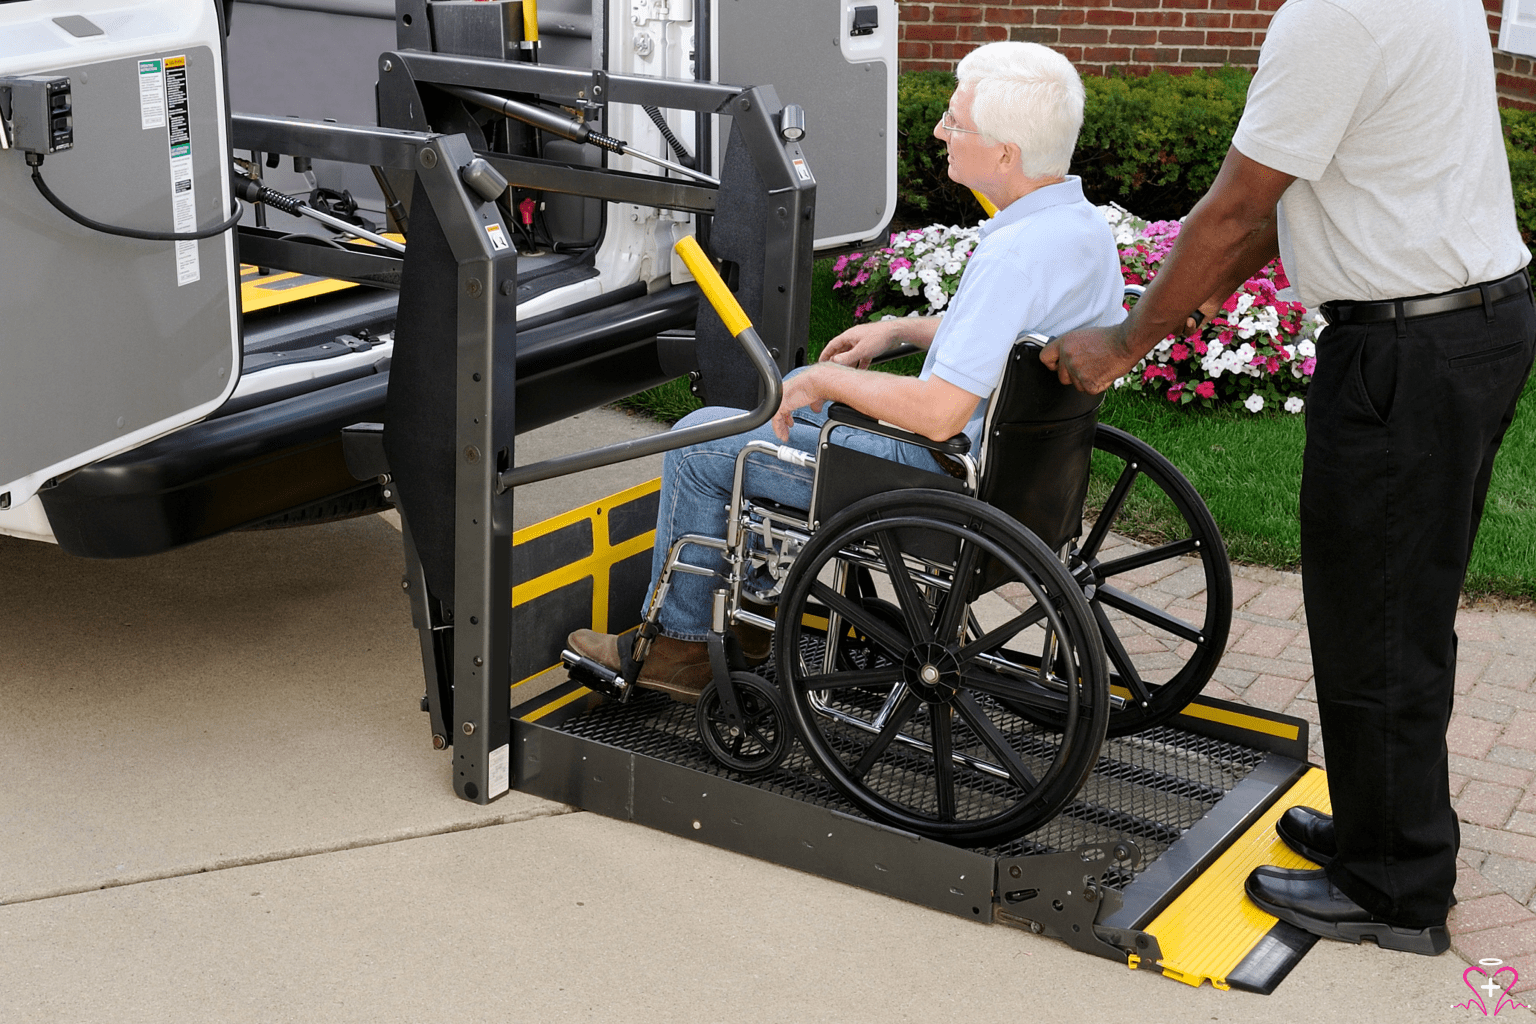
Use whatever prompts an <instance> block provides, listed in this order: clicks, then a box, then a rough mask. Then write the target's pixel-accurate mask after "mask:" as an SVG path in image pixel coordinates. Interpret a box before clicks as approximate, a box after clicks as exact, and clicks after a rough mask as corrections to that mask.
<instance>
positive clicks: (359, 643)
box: [0, 411, 1536, 1024]
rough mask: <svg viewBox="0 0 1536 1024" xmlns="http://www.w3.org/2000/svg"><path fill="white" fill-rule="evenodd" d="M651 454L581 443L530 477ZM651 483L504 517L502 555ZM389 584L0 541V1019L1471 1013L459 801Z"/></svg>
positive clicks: (353, 576)
mask: <svg viewBox="0 0 1536 1024" xmlns="http://www.w3.org/2000/svg"><path fill="white" fill-rule="evenodd" d="M653 429H654V425H653V424H649V423H647V422H645V421H642V420H635V419H632V418H630V417H627V416H625V414H623V413H616V412H611V411H598V412H594V413H588V414H583V417H582V418H581V420H580V421H579V422H577V423H574V424H571V423H568V424H566V425H559V426H557V427H554V428H547V429H546V430H545V431H540V432H535V433H534V434H530V435H524V437H522V438H520V439H519V459H520V461H521V460H528V459H531V458H533V457H534V456H535V453H536V452H538V451H549V450H552V449H560V448H564V447H567V446H568V447H575V446H576V445H577V444H580V445H583V446H586V445H590V444H592V443H596V442H597V441H599V440H603V439H610V438H617V437H620V436H634V435H635V434H638V433H644V432H648V431H650V430H653ZM655 472H656V468H655V461H654V460H651V462H650V463H649V464H648V465H640V466H627V467H619V468H616V469H615V470H612V471H601V472H598V473H593V474H587V475H584V477H582V478H577V479H574V480H562V481H553V482H550V483H549V484H545V485H537V488H538V489H535V488H527V489H523V490H520V491H519V493H518V496H517V501H518V515H517V520H518V525H519V526H521V525H527V523H529V522H532V521H536V520H538V519H541V518H544V517H545V516H547V515H549V514H551V513H552V512H554V511H556V510H557V509H561V508H566V507H570V506H572V505H576V504H580V503H582V502H585V501H588V500H591V499H593V498H596V497H600V496H602V495H605V494H608V493H612V492H613V491H616V490H619V489H620V488H622V487H624V486H627V485H629V484H631V483H634V482H638V481H640V480H643V479H647V478H649V477H651V476H654V475H655ZM400 568H401V555H400V549H399V535H398V533H397V532H396V530H395V529H394V528H392V527H391V525H390V524H389V523H388V522H387V521H386V519H385V518H384V517H378V516H375V517H368V518H365V519H359V520H352V521H349V522H345V523H338V524H333V525H329V526H323V527H314V528H309V529H305V530H295V531H282V532H274V533H251V534H236V535H231V536H227V537H223V538H218V539H216V540H214V541H210V542H208V543H205V544H201V545H198V546H196V547H193V548H190V549H187V550H184V551H179V552H173V553H170V554H167V555H163V556H158V557H155V558H149V559H140V560H133V561H127V562H87V561H82V560H77V559H71V558H68V557H66V556H64V555H62V554H61V553H60V552H58V551H57V549H55V548H52V547H47V546H43V545H38V544H32V543H29V542H24V541H16V540H10V539H6V538H0V579H3V580H4V581H5V587H4V588H3V589H0V622H3V623H5V626H4V629H3V632H0V723H3V724H0V736H4V737H5V739H6V743H5V745H4V748H3V752H0V761H3V765H4V777H5V780H6V785H5V786H4V787H3V789H0V1020H3V1021H5V1022H6V1024H10V1022H13V1021H14V1022H30V1021H182V1020H189V1021H190V1020H195V1021H252V1022H256V1021H260V1022H271V1021H320V1020H323V1021H394V1020H402V1021H404V1020H412V1021H414V1020H421V1019H424V1018H426V1017H428V1016H452V1017H454V1018H456V1019H464V1020H471V1021H477V1020H498V1021H503V1020H518V1021H522V1020H528V1021H543V1020H557V1019H572V1020H590V1021H653V1020H654V1021H663V1020H665V1021H669V1022H671V1021H696V1020H697V1021H719V1020H731V1021H743V1022H751V1021H790V1020H793V1021H804V1020H811V1021H818V1020H826V1021H904V1020H919V1019H923V1020H927V1019H944V1020H991V1019H1000V1018H1007V1017H1014V1016H1020V1017H1025V1018H1027V1019H1031V1020H1040V1021H1086V1020H1099V1019H1119V1020H1130V1021H1146V1022H1161V1021H1169V1022H1172V1021H1187V1020H1218V1021H1253V1022H1266V1021H1276V1022H1278V1021H1294V1020H1297V1019H1310V1020H1321V1021H1334V1020H1338V1021H1344V1020H1350V1021H1358V1020H1366V1021H1373V1020H1387V1019H1392V1020H1397V1019H1402V1018H1405V1017H1407V1018H1409V1019H1413V1020H1423V1021H1442V1020H1445V1021H1454V1020H1467V1019H1469V1018H1468V1015H1469V1014H1471V1015H1472V1016H1474V1017H1475V1016H1477V1015H1478V1014H1477V1011H1476V1010H1468V1009H1458V1008H1457V1007H1456V1004H1457V1003H1462V1002H1465V1001H1466V999H1467V998H1468V997H1469V995H1470V993H1469V990H1468V989H1467V988H1466V987H1465V985H1464V982H1463V977H1462V973H1463V971H1464V970H1465V969H1466V966H1467V964H1466V961H1465V960H1463V959H1462V958H1460V957H1459V956H1457V955H1455V954H1447V955H1445V956H1442V957H1439V958H1436V959H1427V958H1420V957H1413V956H1408V955H1405V954H1394V953H1387V952H1383V951H1381V950H1378V949H1376V948H1374V947H1371V946H1345V945H1340V944H1336V943H1319V944H1318V946H1317V947H1316V948H1315V949H1314V950H1313V951H1312V952H1311V953H1310V954H1308V956H1307V957H1306V958H1305V959H1304V960H1303V962H1302V963H1301V965H1300V966H1299V967H1298V968H1297V969H1296V971H1295V972H1294V973H1293V974H1292V975H1291V977H1290V978H1288V979H1287V980H1286V981H1285V982H1284V983H1283V984H1282V985H1281V987H1280V989H1279V990H1278V991H1277V992H1276V993H1275V994H1274V995H1272V996H1268V997H1264V996H1255V995H1251V994H1247V993H1241V992H1219V991H1215V990H1213V989H1211V988H1209V987H1206V988H1203V989H1198V990H1197V989H1193V988H1190V987H1188V986H1186V985H1182V984H1180V983H1178V982H1174V981H1171V980H1168V979H1164V978H1161V977H1159V976H1157V975H1155V974H1153V973H1150V972H1145V971H1143V972H1131V971H1128V970H1126V969H1125V968H1123V967H1121V966H1118V965H1116V964H1113V963H1110V962H1108V961H1104V960H1098V959H1096V958H1092V957H1089V956H1086V955H1083V954H1079V953H1076V952H1074V951H1073V950H1071V949H1069V948H1068V947H1066V946H1065V945H1062V944H1061V943H1058V942H1055V941H1052V940H1048V939H1043V938H1041V937H1038V936H1034V935H1030V934H1027V933H1023V932H1018V931H1015V930H1012V929H1008V928H1004V927H1001V926H993V927H986V926H980V925H977V924H974V923H972V922H968V921H961V920H958V919H955V918H951V917H948V916H945V915H942V914H939V913H937V912H934V911H929V910H926V909H924V908H920V907H916V906H913V905H909V904H905V903H901V902H899V901H896V900H892V899H888V898H886V897H882V896H876V895H873V894H870V893H867V892H863V891H860V890H857V889H853V888H850V887H847V886H842V885H838V884H835V883H831V882H827V881H824V880H822V879H819V878H815V877H812V876H807V875H803V874H800V873H797V872H794V871H790V870H787V869H783V868H779V867H776V866H773V865H770V864H765V863H762V862H759V861H754V860H751V859H749V858H744V857H740V856H736V855H733V854H728V853H723V852H721V851H718V850H715V849H712V848H709V847H705V846H701V845H698V844H694V843H690V842H687V841H685V840H681V839H676V838H674V837H671V836H667V835H664V834H660V833H655V832H651V831H649V830H646V829H643V828H639V827H636V826H630V825H625V824H621V823H617V822H613V821H609V820H607V819H603V818H600V817H597V816H595V815H592V814H588V813H585V812H574V811H573V810H572V809H570V808H567V807H564V806H561V805H557V804H553V803H549V802H547V801H542V800H536V799H532V798H529V797H526V796H524V795H521V794H518V793H512V794H509V795H508V796H506V797H504V798H503V799H501V800H499V801H497V802H496V803H494V804H491V805H490V806H489V807H484V808H482V807H477V806H474V805H471V804H466V803H463V802H462V801H459V800H457V799H456V798H455V797H454V796H453V793H452V791H451V789H450V787H449V778H448V758H447V755H446V754H442V753H436V752H433V751H432V750H431V749H430V745H429V742H428V732H427V725H426V721H425V716H424V715H422V714H421V713H420V712H419V711H418V710H417V707H416V701H417V698H418V697H419V696H420V693H421V677H420V665H419V662H418V660H417V659H418V652H417V646H416V638H415V635H414V633H413V631H412V630H411V627H410V620H409V615H408V612H407V610H406V607H405V603H404V599H403V598H402V596H401V594H400V591H399V584H398V580H399V574H400ZM1156 582H1157V581H1155V580H1153V581H1148V583H1147V584H1146V586H1148V587H1149V588H1150V587H1155V584H1156ZM1286 585H1287V584H1286V583H1285V582H1284V581H1283V580H1281V581H1279V582H1274V583H1265V584H1263V586H1262V587H1261V591H1256V592H1255V593H1254V594H1253V595H1250V597H1249V598H1248V599H1247V600H1246V601H1245V603H1244V608H1245V609H1248V610H1240V611H1239V615H1240V616H1242V615H1253V616H1258V617H1259V618H1263V619H1265V621H1263V622H1259V621H1255V622H1254V624H1253V625H1255V626H1257V625H1272V624H1273V623H1271V622H1270V621H1268V620H1269V619H1273V620H1274V621H1275V622H1291V621H1296V622H1297V628H1296V629H1295V630H1293V632H1295V633H1296V634H1297V635H1298V636H1299V635H1300V634H1301V629H1300V623H1299V620H1294V615H1293V617H1292V618H1284V617H1280V616H1272V615H1269V614H1268V613H1267V612H1263V611H1261V610H1260V609H1264V608H1269V607H1270V606H1269V605H1267V604H1262V603H1261V604H1259V605H1253V606H1252V608H1250V607H1249V606H1250V605H1251V603H1252V602H1253V601H1254V600H1256V599H1257V598H1258V597H1259V596H1260V593H1261V592H1262V593H1267V592H1269V591H1270V590H1272V589H1273V587H1275V586H1281V587H1283V586H1286ZM1522 621H1523V620H1522ZM1532 622H1533V623H1536V619H1533V620H1532ZM1249 628H1250V630H1251V629H1252V628H1253V627H1252V626H1250V627H1249ZM1283 628H1289V627H1283ZM1531 633H1532V635H1533V636H1536V626H1533V628H1532V629H1531ZM1488 642H1489V643H1494V642H1495V641H1492V640H1490V641H1488ZM1497 642H1498V643H1510V644H1512V643H1513V641H1511V640H1510V639H1509V637H1508V636H1506V635H1505V634H1503V633H1501V634H1500V639H1499V640H1498V641H1497ZM1287 646H1288V647H1289V646H1291V645H1289V644H1288V645H1287ZM1467 647H1468V644H1467V642H1465V640H1464V643H1463V650H1464V651H1465V650H1466V649H1467ZM1283 650H1284V649H1282V653H1283ZM1514 650H1515V649H1514V648H1513V647H1509V648H1507V649H1503V648H1501V650H1500V652H1496V653H1508V652H1509V651H1514ZM1522 650H1523V648H1522ZM1251 656H1254V657H1257V655H1251ZM1508 656H1509V657H1511V658H1515V659H1516V660H1518V659H1519V658H1520V657H1522V655H1521V654H1520V653H1518V652H1516V653H1508ZM1278 658H1279V655H1278V654H1277V655H1276V659H1278ZM1493 659H1494V654H1493V653H1490V656H1489V661H1488V662H1487V664H1486V665H1484V667H1483V670H1484V671H1486V669H1487V667H1488V665H1492V664H1494V660H1493ZM1533 663H1536V662H1533ZM1243 671H1248V669H1243ZM1266 674H1273V673H1263V672H1257V671H1256V672H1255V673H1254V677H1253V679H1252V680H1249V681H1248V683H1247V684H1246V686H1244V685H1243V684H1241V683H1240V682H1238V681H1237V680H1236V677H1233V676H1230V675H1229V676H1226V677H1223V680H1222V685H1225V686H1227V687H1229V688H1230V689H1231V692H1232V693H1233V694H1234V695H1235V696H1238V697H1242V696H1244V693H1243V692H1240V691H1241V690H1247V689H1251V688H1252V687H1253V686H1254V685H1256V684H1257V683H1258V681H1259V679H1260V677H1261V676H1264V675H1266ZM1286 678H1289V677H1286ZM1500 678H1503V677H1500ZM1471 685H1473V686H1475V685H1478V683H1477V680H1474V681H1473V683H1472V684H1471ZM1304 688H1305V683H1304V682H1303V684H1302V686H1301V687H1300V688H1298V690H1297V693H1296V694H1294V695H1292V696H1291V698H1290V700H1292V701H1294V700H1297V699H1301V698H1302V697H1303V694H1302V692H1301V691H1302V690H1303V689H1304ZM1519 692H1521V693H1524V692H1525V691H1524V690H1520V691H1519ZM1520 707H1521V709H1523V707H1524V706H1523V705H1521V706H1520ZM1517 713H1518V712H1512V713H1511V716H1510V722H1513V721H1515V715H1516V714H1517ZM1508 725H1509V723H1504V725H1503V727H1502V728H1503V730H1504V731H1502V732H1501V733H1500V736H1499V738H1500V740H1503V739H1504V738H1505V735H1506V733H1508V732H1509V730H1508ZM1508 738H1509V739H1510V740H1511V741H1513V740H1514V739H1515V738H1516V737H1515V735H1514V734H1512V733H1510V734H1509V736H1508ZM1500 745H1504V746H1509V745H1510V744H1508V743H1495V744H1493V745H1492V746H1490V747H1489V751H1490V753H1491V751H1493V750H1494V749H1496V748H1497V747H1498V746H1500ZM1516 749H1521V748H1516ZM1458 763H1460V762H1458ZM1476 763H1477V764H1487V763H1493V764H1499V763H1500V762H1498V761H1492V762H1490V761H1488V759H1487V758H1482V759H1477V762H1476ZM1506 767H1508V766H1506ZM1469 771H1470V769H1469ZM1468 778H1469V779H1471V778H1472V776H1471V775H1470V774H1469V775H1468ZM1517 804H1518V801H1517ZM1515 813H1526V812H1517V811H1515V810H1514V809H1511V811H1510V814H1511V815H1513V814H1515ZM1509 820H1510V819H1506V821H1505V822H1504V823H1502V825H1503V826H1507V825H1508V824H1509ZM1493 831H1498V832H1500V833H1501V834H1504V833H1507V834H1508V835H1510V836H1517V837H1518V836H1519V835H1520V833H1518V832H1514V831H1510V830H1509V829H1507V828H1504V827H1502V826H1501V828H1500V829H1495V830H1493ZM1501 841H1503V840H1501ZM1508 842H1511V843H1513V842H1514V840H1508ZM1533 842H1536V840H1533ZM1533 859H1536V858H1533ZM1479 866H1480V865H1473V866H1472V868H1473V869H1474V870H1475V869H1476V868H1477V867H1479ZM1478 878H1479V879H1480V880H1481V882H1482V883H1483V884H1487V885H1490V886H1491V885H1492V884H1493V883H1492V882H1491V881H1490V880H1489V879H1487V878H1483V876H1482V875H1481V874H1479V875H1478ZM1469 881H1470V876H1469ZM1489 891H1490V892H1491V893H1496V892H1502V890H1497V889H1490V890H1489ZM1461 895H1462V899H1463V901H1464V902H1463V907H1466V906H1467V905H1468V904H1476V903H1477V902H1478V898H1479V896H1482V895H1483V892H1482V890H1475V891H1474V890H1470V889H1468V888H1466V886H1465V885H1464V887H1463V890H1462V893H1461ZM1527 895H1528V894H1527ZM1504 898H1505V899H1508V900H1510V901H1511V902H1516V900H1515V897H1514V896H1512V895H1507V894H1506V895H1505V897H1504ZM1524 899H1525V897H1521V898H1520V899H1519V900H1518V901H1517V905H1519V906H1520V908H1521V909H1522V910H1524V906H1523V904H1524ZM1495 916H1497V915H1495ZM1498 927H1511V926H1509V925H1503V924H1501V925H1497V926H1495V925H1490V926H1489V927H1488V928H1486V929H1480V931H1492V930H1495V929H1496V928H1498ZM1512 927H1516V928H1519V927H1521V925H1519V924H1516V925H1514V926H1512ZM1468 934H1471V933H1470V932H1469V933H1468ZM1464 945H1465V944H1461V945H1458V949H1463V948H1464ZM1465 948H1470V947H1465ZM1509 948H1510V949H1511V950H1514V954H1520V953H1523V949H1516V948H1515V947H1514V946H1510V947H1509ZM1533 949H1536V947H1533ZM1514 954H1512V956H1514V958H1513V959H1512V958H1511V957H1506V958H1505V959H1506V961H1507V962H1510V963H1513V964H1514V965H1515V966H1516V967H1517V968H1520V969H1522V970H1523V969H1524V968H1525V967H1526V964H1527V960H1529V963H1530V970H1531V973H1532V975H1533V976H1536V952H1532V953H1531V954H1530V955H1529V956H1525V957H1522V956H1518V955H1514ZM1493 955H1497V954H1493ZM1490 1009H1491V1008H1490ZM1512 1012H1513V1011H1510V1010H1507V1009H1506V1010H1505V1011H1504V1012H1503V1013H1502V1014H1501V1016H1503V1017H1505V1018H1506V1019H1508V1018H1509V1017H1510V1015H1511V1013H1512ZM1527 1012H1528V1011H1519V1013H1520V1014H1522V1015H1523V1014H1526V1013H1527Z"/></svg>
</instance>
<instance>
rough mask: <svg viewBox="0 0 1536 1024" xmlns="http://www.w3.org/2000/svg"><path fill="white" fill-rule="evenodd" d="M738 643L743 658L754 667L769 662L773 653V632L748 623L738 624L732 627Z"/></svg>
mask: <svg viewBox="0 0 1536 1024" xmlns="http://www.w3.org/2000/svg"><path fill="white" fill-rule="evenodd" d="M731 632H733V633H735V634H736V642H737V643H739V644H740V645H741V656H742V657H743V658H746V659H747V661H748V662H750V663H751V664H752V665H753V666H754V667H755V666H757V665H761V664H762V663H763V662H765V661H767V660H768V655H770V654H772V653H773V631H772V630H770V629H764V628H763V627H761V626H754V625H752V624H751V623H748V622H738V623H736V624H735V625H734V626H732V627H731Z"/></svg>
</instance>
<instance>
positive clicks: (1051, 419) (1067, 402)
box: [979, 334, 1103, 551]
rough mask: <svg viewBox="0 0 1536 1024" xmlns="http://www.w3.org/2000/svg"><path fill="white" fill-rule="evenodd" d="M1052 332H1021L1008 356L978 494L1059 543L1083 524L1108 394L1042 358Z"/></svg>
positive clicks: (1050, 543) (990, 414)
mask: <svg viewBox="0 0 1536 1024" xmlns="http://www.w3.org/2000/svg"><path fill="white" fill-rule="evenodd" d="M1046 340H1047V339H1045V338H1044V337H1042V336H1041V335H1038V334H1025V335H1021V336H1020V338H1019V340H1018V341H1017V342H1015V344H1014V346H1013V351H1012V352H1011V353H1010V354H1009V356H1008V368H1007V369H1006V370H1005V371H1004V373H1003V380H1002V383H1001V385H999V387H998V390H997V394H995V395H994V396H993V398H992V403H991V405H989V406H988V408H987V419H986V430H985V431H984V433H983V435H982V451H981V455H980V458H981V481H980V483H981V490H980V494H979V497H980V498H981V500H982V501H984V502H986V503H987V504H989V505H992V506H994V507H995V508H997V509H999V510H1001V511H1003V512H1006V513H1008V514H1009V515H1011V516H1013V518H1015V519H1017V520H1018V521H1019V522H1021V523H1023V524H1024V525H1025V526H1027V527H1029V529H1031V530H1032V531H1034V533H1035V534H1036V535H1037V536H1038V537H1039V538H1040V539H1041V540H1042V541H1044V542H1045V544H1046V546H1047V547H1049V548H1050V549H1051V550H1053V551H1058V550H1060V549H1061V547H1062V546H1063V545H1064V544H1066V543H1067V542H1068V541H1069V540H1071V539H1072V538H1073V537H1075V536H1077V533H1078V531H1079V529H1080V528H1081V524H1082V512H1083V499H1084V498H1085V497H1087V494H1088V470H1089V463H1090V462H1091V460H1092V456H1093V437H1094V431H1095V429H1096V428H1097V425H1098V419H1099V416H1098V413H1099V404H1100V403H1101V402H1102V401H1103V395H1088V394H1084V393H1083V392H1081V391H1078V390H1077V389H1075V388H1073V387H1069V386H1067V385H1064V384H1062V383H1061V382H1060V381H1059V380H1058V379H1057V378H1056V374H1055V372H1054V371H1052V370H1050V369H1048V368H1047V367H1046V366H1045V364H1044V363H1042V362H1040V349H1041V348H1042V347H1043V346H1044V343H1045V341H1046Z"/></svg>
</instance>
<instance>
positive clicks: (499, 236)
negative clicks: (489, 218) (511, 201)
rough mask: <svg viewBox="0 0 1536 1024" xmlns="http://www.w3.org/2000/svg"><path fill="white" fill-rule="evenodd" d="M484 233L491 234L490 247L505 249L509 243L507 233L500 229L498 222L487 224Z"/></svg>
mask: <svg viewBox="0 0 1536 1024" xmlns="http://www.w3.org/2000/svg"><path fill="white" fill-rule="evenodd" d="M485 233H486V234H487V235H490V236H491V248H492V249H497V250H500V249H505V248H507V247H508V246H509V245H510V244H511V243H509V242H508V241H507V233H506V232H505V231H503V230H501V225H500V224H487V225H486V226H485Z"/></svg>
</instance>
